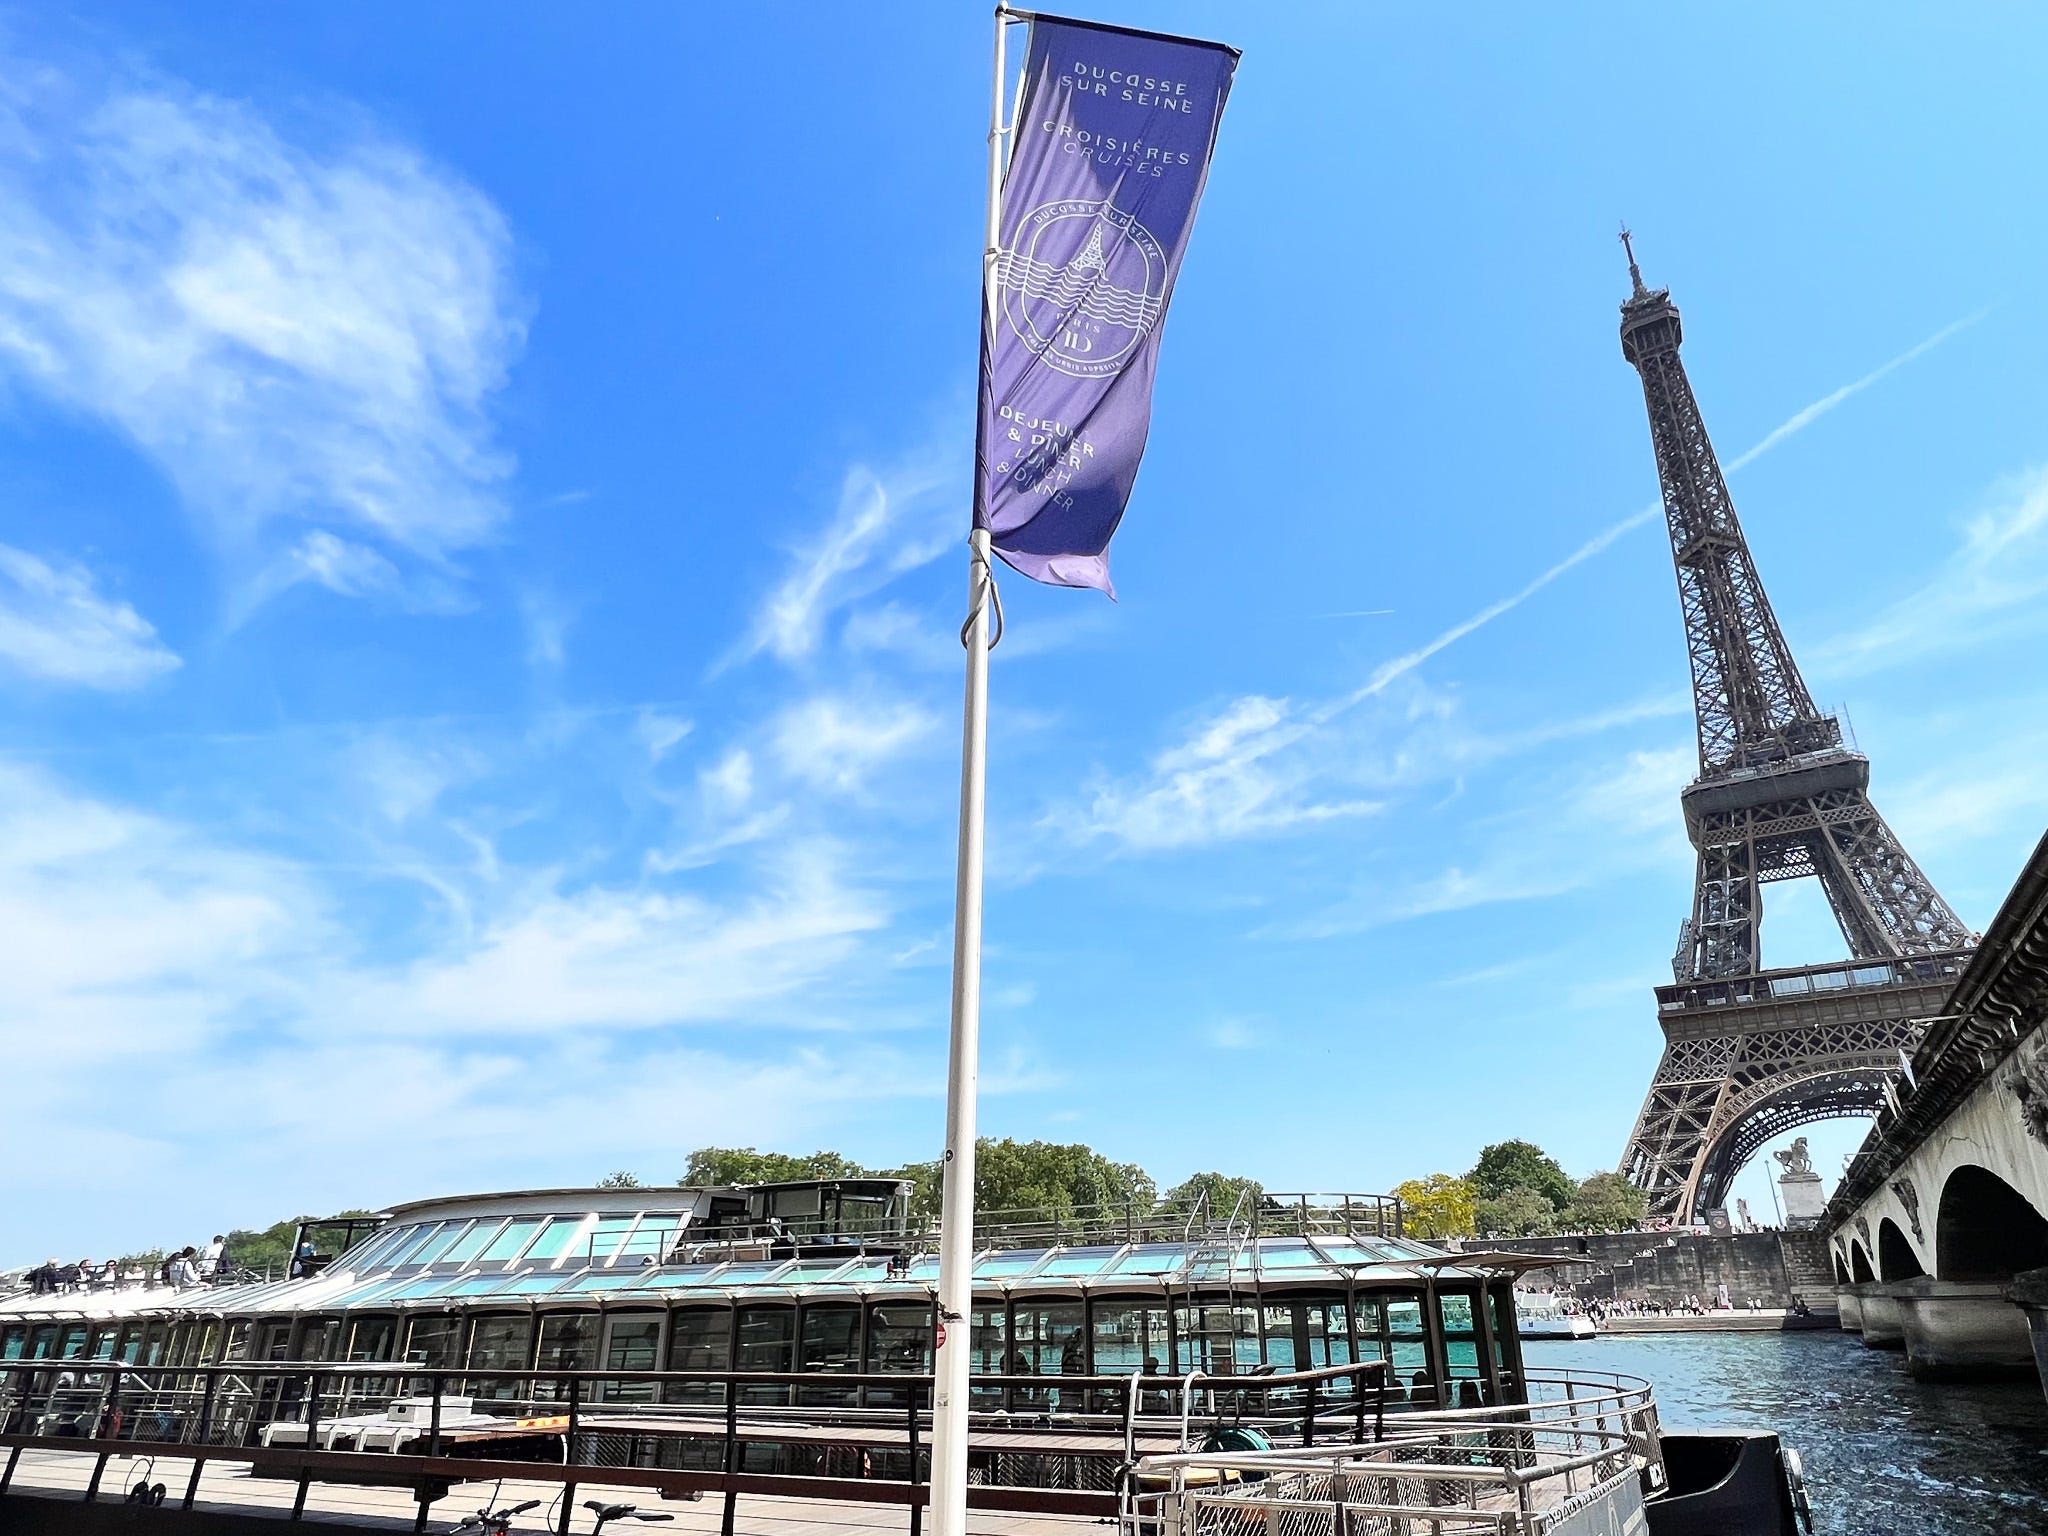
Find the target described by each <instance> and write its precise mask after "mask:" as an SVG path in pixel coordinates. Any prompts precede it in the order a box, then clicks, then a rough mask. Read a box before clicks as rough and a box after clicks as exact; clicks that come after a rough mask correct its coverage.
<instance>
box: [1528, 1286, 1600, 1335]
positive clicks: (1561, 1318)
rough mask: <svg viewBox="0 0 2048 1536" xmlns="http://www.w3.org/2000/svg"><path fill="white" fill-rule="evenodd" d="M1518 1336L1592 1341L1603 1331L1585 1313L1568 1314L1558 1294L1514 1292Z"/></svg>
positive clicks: (1548, 1292) (1550, 1292) (1553, 1292)
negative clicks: (1591, 1339)
mask: <svg viewBox="0 0 2048 1536" xmlns="http://www.w3.org/2000/svg"><path fill="white" fill-rule="evenodd" d="M1515 1322H1516V1332H1517V1333H1518V1334H1519V1336H1520V1337H1522V1338H1525V1339H1590V1338H1592V1337H1593V1336H1594V1335H1595V1334H1596V1333H1598V1332H1599V1331H1600V1330H1599V1329H1597V1328H1596V1327H1594V1326H1593V1319H1592V1318H1590V1317H1588V1316H1586V1314H1585V1313H1583V1312H1567V1311H1566V1310H1565V1307H1564V1299H1563V1298H1562V1297H1561V1296H1559V1295H1558V1294H1557V1292H1555V1291H1530V1290H1523V1289H1522V1288H1521V1287H1519V1286H1518V1287H1516V1289H1515Z"/></svg>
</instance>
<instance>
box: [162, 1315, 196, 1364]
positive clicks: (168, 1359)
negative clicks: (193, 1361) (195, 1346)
mask: <svg viewBox="0 0 2048 1536" xmlns="http://www.w3.org/2000/svg"><path fill="white" fill-rule="evenodd" d="M193 1332H194V1329H193V1327H192V1325H191V1324H190V1323H173V1324H172V1325H171V1341H170V1345H169V1347H168V1348H167V1349H165V1351H164V1364H166V1365H183V1364H184V1363H185V1360H186V1351H187V1350H189V1349H190V1348H191V1347H192V1334H193Z"/></svg>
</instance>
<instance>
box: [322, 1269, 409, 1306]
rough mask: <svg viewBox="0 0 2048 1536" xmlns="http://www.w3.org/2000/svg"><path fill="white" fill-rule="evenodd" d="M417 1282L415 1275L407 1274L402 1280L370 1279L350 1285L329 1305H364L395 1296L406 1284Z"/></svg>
mask: <svg viewBox="0 0 2048 1536" xmlns="http://www.w3.org/2000/svg"><path fill="white" fill-rule="evenodd" d="M418 1283H419V1280H418V1277H417V1276H407V1277H406V1278H405V1279H402V1280H372V1281H371V1282H370V1283H369V1284H367V1285H358V1286H352V1287H350V1288H349V1289H348V1290H346V1291H343V1292H342V1293H341V1294H340V1295H339V1296H337V1297H335V1298H334V1299H333V1301H332V1303H331V1305H333V1306H337V1307H361V1306H366V1305H367V1304H369V1303H370V1302H373V1301H382V1300H383V1299H384V1298H385V1297H387V1296H395V1295H397V1294H398V1293H399V1292H400V1291H402V1290H404V1289H405V1288H406V1287H407V1286H409V1285H416V1284H418Z"/></svg>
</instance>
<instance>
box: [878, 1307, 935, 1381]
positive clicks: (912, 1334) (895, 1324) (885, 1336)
mask: <svg viewBox="0 0 2048 1536" xmlns="http://www.w3.org/2000/svg"><path fill="white" fill-rule="evenodd" d="M931 1368H932V1309H931V1304H930V1303H929V1302H924V1301H885V1302H879V1303H877V1304H875V1305H874V1306H871V1307H869V1308H868V1369H869V1370H871V1371H911V1372H926V1373H928V1372H930V1370H931Z"/></svg>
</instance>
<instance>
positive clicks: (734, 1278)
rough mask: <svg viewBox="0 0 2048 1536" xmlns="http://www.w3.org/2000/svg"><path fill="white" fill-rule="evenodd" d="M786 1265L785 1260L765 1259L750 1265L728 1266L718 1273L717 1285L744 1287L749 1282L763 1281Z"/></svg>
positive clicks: (786, 1261) (787, 1261)
mask: <svg viewBox="0 0 2048 1536" xmlns="http://www.w3.org/2000/svg"><path fill="white" fill-rule="evenodd" d="M788 1263H789V1260H787V1259H766V1260H762V1261H759V1262H756V1263H750V1264H728V1265H727V1266H726V1267H725V1268H724V1269H721V1270H720V1271H719V1272H718V1283H719V1284H720V1285H744V1284H745V1283H746V1282H747V1281H749V1280H765V1279H767V1278H768V1276H770V1275H772V1274H774V1273H775V1272H776V1271H777V1270H778V1269H781V1268H783V1267H784V1266H785V1265H787V1264H788Z"/></svg>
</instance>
